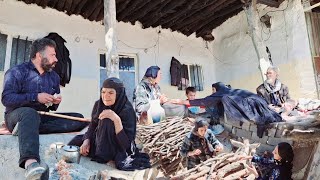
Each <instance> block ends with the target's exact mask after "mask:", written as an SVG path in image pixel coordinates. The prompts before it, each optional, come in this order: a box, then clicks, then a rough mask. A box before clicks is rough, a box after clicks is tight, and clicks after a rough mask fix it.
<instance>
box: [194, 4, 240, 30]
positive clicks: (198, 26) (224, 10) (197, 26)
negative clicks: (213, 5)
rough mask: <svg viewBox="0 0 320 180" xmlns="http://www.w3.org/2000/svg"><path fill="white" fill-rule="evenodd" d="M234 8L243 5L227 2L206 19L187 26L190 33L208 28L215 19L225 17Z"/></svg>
mask: <svg viewBox="0 0 320 180" xmlns="http://www.w3.org/2000/svg"><path fill="white" fill-rule="evenodd" d="M234 6H241V7H242V6H243V4H242V3H241V2H240V1H237V0H236V1H228V2H226V3H225V4H224V5H221V7H220V8H219V10H218V11H214V12H212V13H211V14H210V15H208V16H207V18H204V19H202V20H199V21H195V23H194V24H192V25H189V26H188V27H189V28H190V29H189V30H190V31H193V32H196V31H197V30H199V29H203V28H205V27H206V26H208V25H209V24H210V23H212V21H214V20H215V19H216V18H217V17H222V16H225V15H226V14H227V13H230V12H232V11H233V10H234V9H236V8H238V7H234Z"/></svg>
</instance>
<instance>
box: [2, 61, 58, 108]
mask: <svg viewBox="0 0 320 180" xmlns="http://www.w3.org/2000/svg"><path fill="white" fill-rule="evenodd" d="M59 85H60V78H59V75H58V74H57V73H56V72H54V71H51V72H44V73H43V74H40V73H39V71H38V70H37V69H36V67H35V66H34V64H33V63H32V62H31V61H29V62H25V63H22V64H20V65H17V66H15V67H13V68H11V69H9V70H8V71H7V72H6V74H5V76H4V82H3V92H2V97H1V101H2V104H3V105H4V106H5V107H6V110H5V114H8V113H10V112H11V111H13V110H14V109H17V108H19V107H31V108H33V109H35V110H37V111H49V110H56V109H57V108H58V104H54V105H52V106H50V107H49V108H47V106H46V105H44V104H41V103H40V102H38V100H37V98H38V93H48V94H51V95H54V94H55V93H57V94H59V93H60V86H59Z"/></svg>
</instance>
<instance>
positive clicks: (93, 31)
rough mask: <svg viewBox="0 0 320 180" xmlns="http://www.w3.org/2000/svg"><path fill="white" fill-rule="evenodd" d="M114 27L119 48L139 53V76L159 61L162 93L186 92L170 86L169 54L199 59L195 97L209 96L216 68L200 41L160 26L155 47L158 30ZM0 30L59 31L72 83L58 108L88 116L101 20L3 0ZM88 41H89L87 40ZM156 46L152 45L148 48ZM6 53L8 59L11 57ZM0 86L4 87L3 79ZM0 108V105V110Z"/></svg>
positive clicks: (177, 95)
mask: <svg viewBox="0 0 320 180" xmlns="http://www.w3.org/2000/svg"><path fill="white" fill-rule="evenodd" d="M17 12H19V13H17ZM22 17H23V18H22ZM117 31H118V38H119V44H118V49H119V52H121V53H131V54H136V55H137V57H138V67H139V71H138V73H139V75H138V77H139V80H140V79H141V78H142V77H143V75H144V73H145V70H146V69H147V67H149V66H151V65H155V64H157V65H158V66H159V67H160V68H161V69H162V71H163V79H162V81H161V83H160V85H161V88H162V91H163V93H165V94H167V95H168V97H172V98H184V92H182V91H178V90H177V87H171V86H170V72H169V67H170V60H171V57H172V56H174V57H176V58H177V59H178V60H180V61H181V63H189V64H192V63H198V64H200V65H202V66H203V68H204V69H203V71H204V76H205V78H204V84H205V91H203V92H201V93H199V97H201V96H205V95H208V94H210V92H211V84H212V82H214V80H215V76H214V75H213V74H212V72H213V69H214V66H213V64H212V60H211V56H210V53H209V52H208V50H207V49H205V43H204V42H203V40H202V39H199V38H195V37H194V36H192V37H186V36H184V35H182V34H179V33H175V32H171V31H169V30H161V33H160V35H159V42H160V43H159V44H160V45H159V48H158V46H157V43H156V42H157V40H158V33H157V32H158V30H157V29H151V28H149V29H142V28H141V26H140V25H139V24H137V25H135V26H132V25H131V24H126V23H118V26H117ZM0 32H1V33H3V34H7V35H9V36H10V37H17V36H18V35H20V36H21V38H25V37H27V36H28V39H31V40H34V39H37V38H40V37H44V36H46V35H47V34H48V33H50V32H57V33H58V34H60V35H61V36H62V37H63V38H64V39H65V40H66V41H67V44H66V46H67V48H68V49H69V51H70V57H71V60H72V77H71V82H70V84H68V85H67V86H66V87H65V88H62V96H63V101H62V103H61V105H60V107H59V109H58V110H59V111H60V112H69V111H76V112H80V113H83V114H84V115H85V116H86V117H89V116H90V112H91V108H92V106H93V103H94V101H95V100H96V99H97V98H98V97H99V93H98V92H99V56H98V51H99V50H101V49H104V27H103V26H102V25H100V23H98V22H90V21H88V20H85V19H83V18H82V17H81V16H75V15H72V16H68V15H66V14H64V13H62V12H58V11H57V10H54V9H49V8H47V9H42V8H41V7H38V6H36V5H27V4H25V3H23V2H18V1H13V0H2V1H0ZM77 37H79V38H80V42H76V41H75V39H76V38H77ZM91 40H92V41H93V42H92V43H90V42H89V41H91ZM123 42H124V43H125V44H127V45H125V44H124V43H123ZM128 45H129V46H131V47H129V46H128ZM154 45H156V46H155V47H152V46H154ZM209 46H210V45H209ZM132 47H134V48H132ZM148 47H151V48H148ZM145 48H148V50H147V51H146V52H145V51H144V49H145ZM7 57H8V60H9V59H10V55H7ZM3 74H4V72H0V81H3ZM0 86H1V87H0V89H2V83H1V85H0ZM3 110H4V108H3V107H1V108H0V113H1V114H2V112H3Z"/></svg>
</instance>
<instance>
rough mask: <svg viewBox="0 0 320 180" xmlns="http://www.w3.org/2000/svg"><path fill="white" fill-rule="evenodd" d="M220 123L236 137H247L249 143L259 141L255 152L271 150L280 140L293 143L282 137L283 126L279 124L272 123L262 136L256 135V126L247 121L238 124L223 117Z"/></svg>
mask: <svg viewBox="0 0 320 180" xmlns="http://www.w3.org/2000/svg"><path fill="white" fill-rule="evenodd" d="M221 124H222V125H223V126H224V128H225V130H227V131H229V132H230V133H232V134H233V135H235V136H237V137H242V138H246V139H249V140H250V143H260V147H259V148H258V149H257V153H263V152H264V151H272V150H273V149H274V147H275V146H276V145H277V144H278V143H280V142H288V143H290V144H291V145H293V141H292V140H289V139H287V138H284V137H282V133H283V131H284V127H283V126H282V125H280V124H276V123H275V124H273V125H272V126H273V128H271V129H268V130H267V131H266V132H265V133H264V135H263V137H262V138H259V137H258V136H257V126H256V125H255V124H254V123H251V122H249V121H246V122H244V123H243V124H242V126H240V123H236V122H234V121H228V119H227V118H224V120H223V121H221Z"/></svg>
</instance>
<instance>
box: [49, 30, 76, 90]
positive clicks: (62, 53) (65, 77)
mask: <svg viewBox="0 0 320 180" xmlns="http://www.w3.org/2000/svg"><path fill="white" fill-rule="evenodd" d="M45 38H48V39H52V40H53V41H54V42H55V43H56V44H57V48H56V54H57V59H58V63H57V64H56V66H55V67H54V69H53V70H54V71H55V72H56V73H57V74H58V75H59V76H60V85H61V86H65V85H66V84H68V83H69V82H70V79H71V67H72V63H71V59H70V57H69V55H70V54H69V50H68V49H67V47H66V46H65V45H64V43H65V42H66V40H64V39H63V38H62V37H61V36H60V35H59V34H57V33H50V34H49V35H48V36H46V37H45Z"/></svg>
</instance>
